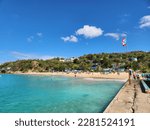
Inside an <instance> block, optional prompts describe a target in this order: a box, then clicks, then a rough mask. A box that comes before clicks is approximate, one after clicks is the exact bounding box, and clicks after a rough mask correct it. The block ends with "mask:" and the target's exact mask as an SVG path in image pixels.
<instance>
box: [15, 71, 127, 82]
mask: <svg viewBox="0 0 150 130" xmlns="http://www.w3.org/2000/svg"><path fill="white" fill-rule="evenodd" d="M12 74H21V75H37V76H38V75H39V76H40V75H41V76H66V77H75V78H84V79H85V80H95V81H96V80H113V81H115V80H116V81H118V80H120V81H124V82H126V81H127V79H128V73H126V72H122V73H120V74H119V75H118V74H117V73H110V74H102V73H100V72H93V73H87V72H82V73H72V72H71V73H65V72H27V73H22V72H16V73H12Z"/></svg>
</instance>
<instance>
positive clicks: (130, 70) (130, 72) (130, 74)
mask: <svg viewBox="0 0 150 130" xmlns="http://www.w3.org/2000/svg"><path fill="white" fill-rule="evenodd" d="M131 76H132V69H131V68H130V69H129V84H131Z"/></svg>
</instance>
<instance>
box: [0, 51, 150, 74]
mask: <svg viewBox="0 0 150 130" xmlns="http://www.w3.org/2000/svg"><path fill="white" fill-rule="evenodd" d="M135 58H136V59H137V61H136V60H134V59H135ZM128 67H131V68H132V69H133V70H140V71H142V72H150V52H142V51H134V52H128V53H111V54H110V53H101V54H88V55H84V56H81V57H78V58H75V59H73V60H72V61H71V60H70V61H69V60H65V59H63V58H54V59H49V60H37V59H34V60H18V61H15V62H7V63H4V64H2V65H0V70H1V72H15V71H21V72H28V71H34V72H49V71H65V70H82V71H97V72H99V71H102V70H103V69H104V68H113V69H114V70H115V69H116V68H125V69H127V68H128Z"/></svg>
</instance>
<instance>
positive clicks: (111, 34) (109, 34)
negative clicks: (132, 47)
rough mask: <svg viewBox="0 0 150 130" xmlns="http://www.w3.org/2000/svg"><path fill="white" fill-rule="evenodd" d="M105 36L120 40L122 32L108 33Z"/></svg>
mask: <svg viewBox="0 0 150 130" xmlns="http://www.w3.org/2000/svg"><path fill="white" fill-rule="evenodd" d="M104 36H109V37H112V38H115V39H116V40H119V38H120V34H118V33H106V34H105V35H104Z"/></svg>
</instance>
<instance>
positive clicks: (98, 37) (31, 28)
mask: <svg viewBox="0 0 150 130" xmlns="http://www.w3.org/2000/svg"><path fill="white" fill-rule="evenodd" d="M124 37H125V38H126V40H127V51H137V50H141V51H150V0H0V63H4V62H7V61H15V60H20V59H49V58H54V57H64V58H69V57H78V56H82V55H84V54H89V53H92V54H93V53H102V52H105V53H113V52H126V47H123V46H122V43H121V41H122V39H123V38H124Z"/></svg>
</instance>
